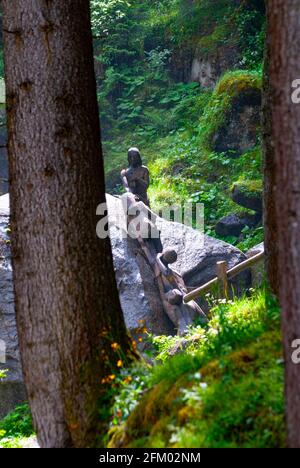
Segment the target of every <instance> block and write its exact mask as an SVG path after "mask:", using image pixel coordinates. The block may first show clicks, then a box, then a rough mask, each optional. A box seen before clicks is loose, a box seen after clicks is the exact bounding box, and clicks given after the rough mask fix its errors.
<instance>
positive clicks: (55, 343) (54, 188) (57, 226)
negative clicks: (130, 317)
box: [3, 0, 129, 448]
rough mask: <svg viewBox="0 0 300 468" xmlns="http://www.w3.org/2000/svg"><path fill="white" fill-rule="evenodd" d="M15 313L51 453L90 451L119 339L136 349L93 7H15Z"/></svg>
mask: <svg viewBox="0 0 300 468" xmlns="http://www.w3.org/2000/svg"><path fill="white" fill-rule="evenodd" d="M3 12H4V19H3V21H4V43H5V74H6V92H7V117H8V151H9V172H10V184H11V185H10V196H11V227H12V255H13V269H14V284H15V298H16V314H17V324H18V332H19V341H20V350H21V355H22V363H23V372H24V379H25V383H26V388H27V393H28V399H29V402H30V406H31V410H32V415H33V420H34V425H35V428H36V430H37V434H38V440H39V443H40V444H41V446H42V447H52V448H53V447H91V446H94V445H95V439H96V435H97V433H99V431H100V430H101V428H102V427H103V426H102V425H103V424H104V422H103V421H100V417H99V410H100V409H101V407H99V406H98V404H99V403H98V400H99V398H101V397H102V396H103V395H104V394H105V390H106V389H105V386H104V385H102V384H101V381H102V378H103V377H104V378H105V377H106V376H107V375H108V374H112V370H111V366H112V368H115V365H116V360H117V359H120V355H119V354H118V352H116V351H115V352H114V351H113V350H112V348H111V343H112V340H113V341H114V342H117V343H118V345H120V347H121V348H122V350H123V351H124V353H125V354H126V353H127V352H128V350H129V339H128V338H127V334H126V330H125V325H124V321H123V317H122V312H121V308H120V303H119V298H118V292H117V288H116V283H115V277H114V271H113V264H112V255H111V247H110V242H109V239H106V240H103V239H102V240H100V239H98V238H97V236H96V223H97V221H99V219H98V220H97V218H96V207H97V205H98V204H99V203H101V202H104V201H105V187H104V174H103V166H102V155H101V147H100V128H99V116H98V108H97V100H96V84H95V77H94V69H93V51H92V35H91V28H90V12H89V1H88V0H76V1H74V0H72V1H71V0H64V1H61V0H4V1H3Z"/></svg>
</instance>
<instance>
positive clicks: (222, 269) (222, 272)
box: [217, 262, 228, 299]
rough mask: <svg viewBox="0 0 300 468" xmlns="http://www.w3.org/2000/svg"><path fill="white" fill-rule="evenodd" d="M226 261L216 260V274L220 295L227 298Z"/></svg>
mask: <svg viewBox="0 0 300 468" xmlns="http://www.w3.org/2000/svg"><path fill="white" fill-rule="evenodd" d="M227 268H228V265H227V262H217V276H218V280H219V287H220V293H221V296H222V297H224V298H226V299H228V278H227Z"/></svg>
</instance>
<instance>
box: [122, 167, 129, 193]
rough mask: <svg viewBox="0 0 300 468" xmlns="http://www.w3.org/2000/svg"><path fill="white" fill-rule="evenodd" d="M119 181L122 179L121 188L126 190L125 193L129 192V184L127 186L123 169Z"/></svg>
mask: <svg viewBox="0 0 300 468" xmlns="http://www.w3.org/2000/svg"><path fill="white" fill-rule="evenodd" d="M121 179H122V184H123V187H124V189H125V190H126V192H131V190H130V187H129V184H128V179H127V177H126V170H125V169H123V171H122V172H121Z"/></svg>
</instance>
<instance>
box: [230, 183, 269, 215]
mask: <svg viewBox="0 0 300 468" xmlns="http://www.w3.org/2000/svg"><path fill="white" fill-rule="evenodd" d="M262 191H263V187H262V180H239V181H237V182H235V183H234V184H233V186H232V192H231V197H232V200H233V201H234V202H235V203H237V204H238V205H240V206H243V207H244V208H248V209H250V210H253V211H256V212H258V213H262V206H263V205H262V203H263V202H262Z"/></svg>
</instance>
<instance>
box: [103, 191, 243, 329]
mask: <svg viewBox="0 0 300 468" xmlns="http://www.w3.org/2000/svg"><path fill="white" fill-rule="evenodd" d="M107 204H108V214H109V221H110V224H111V228H110V235H111V243H112V250H113V258H114V265H115V271H116V278H117V285H118V289H119V293H120V299H121V305H122V309H123V313H124V317H125V322H126V325H127V327H128V328H129V330H130V331H131V332H132V333H133V334H135V332H136V331H137V330H138V329H139V328H140V323H141V321H142V322H143V323H144V324H145V326H146V328H147V329H149V330H150V331H151V332H152V333H154V334H170V333H175V330H174V327H173V326H172V324H171V323H170V321H169V319H168V318H167V317H166V315H165V313H164V310H163V306H162V303H161V300H160V298H159V291H158V287H157V284H156V281H155V278H154V275H153V272H152V269H151V267H150V266H149V264H148V262H147V260H146V258H145V257H144V255H143V253H142V252H141V249H140V247H139V244H138V242H137V241H136V240H134V239H131V238H126V237H125V238H124V236H122V230H121V229H120V228H119V227H118V223H117V221H116V220H117V219H120V213H121V212H122V204H121V201H120V199H119V198H117V197H113V196H111V195H107ZM157 226H158V227H159V229H160V231H161V241H162V244H163V247H164V248H166V247H172V248H174V249H175V250H176V251H177V254H178V259H177V262H176V263H175V264H174V265H172V267H173V268H174V269H175V270H176V271H178V273H180V274H181V275H182V276H183V278H184V280H185V283H186V285H187V286H188V287H196V286H199V285H201V284H204V283H206V282H207V281H209V280H211V279H212V278H213V277H215V276H216V263H217V262H218V261H221V260H225V261H227V263H228V266H229V268H232V267H233V266H235V265H236V264H238V263H240V262H242V261H243V260H245V259H246V256H245V255H244V254H243V253H242V252H241V251H240V250H238V249H236V248H235V247H233V246H232V245H229V244H227V243H225V242H222V241H219V240H217V239H214V238H212V237H209V236H207V235H205V234H202V233H201V232H199V231H197V230H194V229H192V228H190V227H188V226H184V225H182V224H179V223H174V222H170V221H166V220H164V219H162V218H158V219H157ZM233 284H234V285H235V288H236V291H237V293H238V292H239V288H241V289H243V285H246V286H249V275H248V274H247V273H246V274H242V275H240V276H239V277H238V278H237V279H236V280H235V282H234V283H233ZM202 305H203V304H202Z"/></svg>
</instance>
